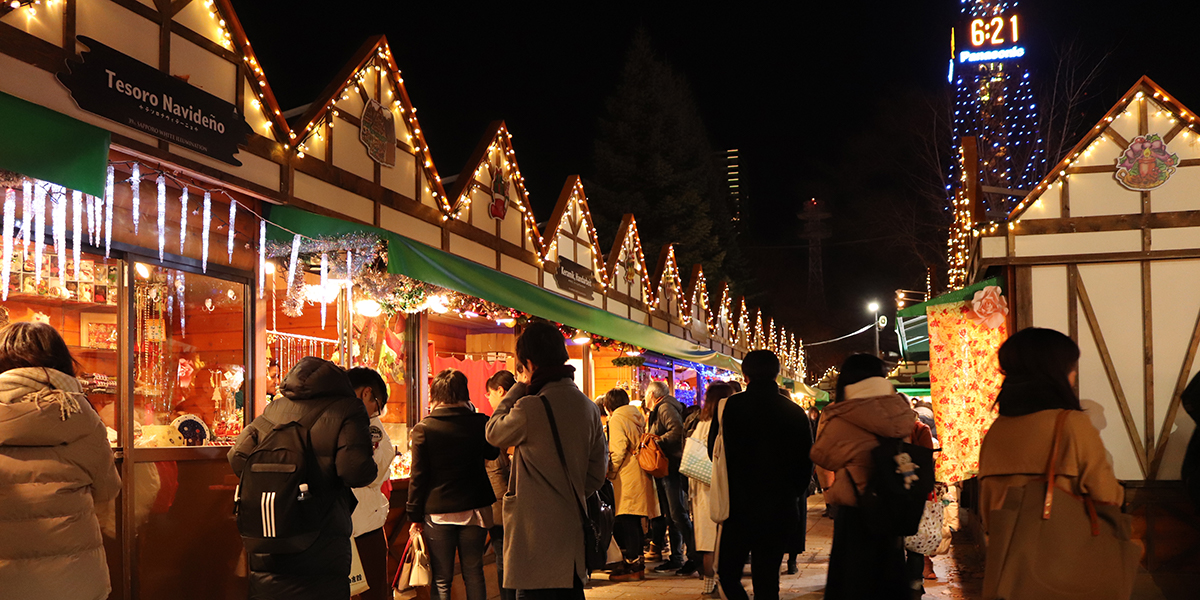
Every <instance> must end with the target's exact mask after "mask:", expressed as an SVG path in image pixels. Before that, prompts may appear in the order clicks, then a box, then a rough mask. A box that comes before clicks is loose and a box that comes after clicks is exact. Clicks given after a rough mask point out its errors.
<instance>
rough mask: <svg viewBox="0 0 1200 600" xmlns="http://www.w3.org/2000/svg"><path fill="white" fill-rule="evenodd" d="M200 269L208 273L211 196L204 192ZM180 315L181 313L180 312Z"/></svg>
mask: <svg viewBox="0 0 1200 600" xmlns="http://www.w3.org/2000/svg"><path fill="white" fill-rule="evenodd" d="M200 227H201V229H200V269H201V270H202V271H204V272H205V273H207V272H208V230H209V228H210V227H212V195H211V194H209V193H208V192H204V214H203V215H201V216H200ZM180 314H181V315H182V314H183V312H182V311H181V312H180Z"/></svg>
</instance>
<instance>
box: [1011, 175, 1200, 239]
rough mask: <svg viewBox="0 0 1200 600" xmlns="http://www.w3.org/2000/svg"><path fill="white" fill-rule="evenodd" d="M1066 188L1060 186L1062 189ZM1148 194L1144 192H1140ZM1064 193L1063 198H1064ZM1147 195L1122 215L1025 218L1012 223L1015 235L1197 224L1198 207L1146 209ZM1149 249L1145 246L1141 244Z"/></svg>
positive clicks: (1145, 229) (1199, 216) (1191, 225)
mask: <svg viewBox="0 0 1200 600" xmlns="http://www.w3.org/2000/svg"><path fill="white" fill-rule="evenodd" d="M1067 189H1069V188H1068V187H1067V186H1065V185H1064V186H1063V191H1064V192H1065V191H1066V190H1067ZM1143 193H1146V194H1148V192H1143ZM1065 197H1066V196H1065V194H1064V198H1065ZM1148 209H1149V200H1148V197H1147V199H1146V200H1143V202H1142V211H1141V212H1139V213H1135V214H1125V215H1101V216H1096V217H1066V216H1064V218H1061V219H1026V220H1023V221H1021V222H1020V223H1016V224H1015V225H1014V229H1015V231H1016V233H1017V235H1041V234H1046V233H1084V232H1093V231H1130V230H1138V229H1140V230H1143V231H1149V230H1151V229H1170V228H1174V227H1200V211H1196V210H1180V211H1173V212H1150V211H1149V210H1148ZM1145 250H1149V248H1145Z"/></svg>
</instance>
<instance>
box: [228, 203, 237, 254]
mask: <svg viewBox="0 0 1200 600" xmlns="http://www.w3.org/2000/svg"><path fill="white" fill-rule="evenodd" d="M235 218H237V202H236V201H235V200H233V199H232V198H230V199H229V244H228V247H229V264H233V233H234V228H233V221H234V219H235Z"/></svg>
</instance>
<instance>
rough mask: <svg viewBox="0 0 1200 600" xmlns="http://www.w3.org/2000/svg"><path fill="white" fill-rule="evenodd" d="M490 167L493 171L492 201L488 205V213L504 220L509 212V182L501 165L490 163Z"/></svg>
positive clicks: (494, 217)
mask: <svg viewBox="0 0 1200 600" xmlns="http://www.w3.org/2000/svg"><path fill="white" fill-rule="evenodd" d="M488 169H489V170H490V171H491V172H492V202H491V204H489V205H488V215H490V216H491V217H492V218H493V219H498V220H500V221H503V220H504V217H505V215H507V214H508V182H507V181H505V179H504V169H502V168H500V165H488Z"/></svg>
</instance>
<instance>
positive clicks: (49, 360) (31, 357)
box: [0, 321, 78, 377]
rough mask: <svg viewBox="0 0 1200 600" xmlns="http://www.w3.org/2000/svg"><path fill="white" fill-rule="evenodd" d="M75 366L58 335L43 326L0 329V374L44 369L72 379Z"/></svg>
mask: <svg viewBox="0 0 1200 600" xmlns="http://www.w3.org/2000/svg"><path fill="white" fill-rule="evenodd" d="M77 364H78V363H77V362H76V361H75V357H73V356H71V350H70V349H69V348H67V343H66V342H65V341H63V338H62V336H61V335H59V334H58V331H57V330H55V329H54V328H53V327H51V326H49V325H47V324H45V323H30V322H26V321H18V322H16V323H9V324H8V325H6V326H5V327H4V329H0V373H3V372H4V371H8V370H11V369H20V368H22V367H45V368H47V369H54V370H57V371H62V372H63V373H66V374H67V375H70V376H71V377H74V376H75V369H76V365H77Z"/></svg>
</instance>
